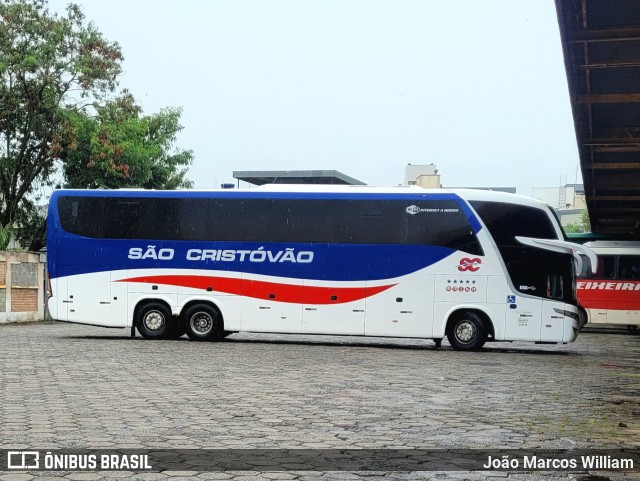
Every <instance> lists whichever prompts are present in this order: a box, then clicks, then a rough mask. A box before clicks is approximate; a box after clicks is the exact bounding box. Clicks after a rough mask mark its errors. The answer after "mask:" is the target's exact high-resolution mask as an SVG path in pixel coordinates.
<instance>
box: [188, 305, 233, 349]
mask: <svg viewBox="0 0 640 481" xmlns="http://www.w3.org/2000/svg"><path fill="white" fill-rule="evenodd" d="M183 325H184V328H185V330H186V331H187V336H189V339H191V340H193V341H217V340H220V339H222V338H223V337H224V335H223V332H224V331H223V326H222V317H221V316H220V313H219V312H218V311H217V309H214V308H213V307H211V306H209V305H207V304H196V305H194V306H191V307H190V308H189V309H187V311H186V312H185V314H184V324H183Z"/></svg>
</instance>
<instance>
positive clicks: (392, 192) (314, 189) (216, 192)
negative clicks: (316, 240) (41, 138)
mask: <svg viewBox="0 0 640 481" xmlns="http://www.w3.org/2000/svg"><path fill="white" fill-rule="evenodd" d="M270 193H273V194H278V195H277V196H278V197H280V196H282V197H290V196H291V197H297V195H296V194H300V195H301V196H304V194H310V195H311V196H313V197H315V196H316V195H318V196H320V194H339V195H340V197H342V196H343V195H344V194H347V195H346V197H351V196H352V195H353V197H358V196H360V195H362V196H363V197H366V196H368V195H374V196H375V197H379V196H382V197H384V195H385V194H388V195H389V196H390V197H395V196H398V197H404V198H412V197H414V196H415V197H416V198H417V199H418V198H420V197H423V198H438V197H451V196H458V197H461V198H463V199H465V200H467V201H484V202H504V203H509V204H520V205H528V206H531V207H537V208H545V207H547V204H545V203H544V202H542V201H540V200H538V199H534V198H532V197H526V196H522V195H517V194H511V193H507V192H498V191H490V190H480V189H424V188H422V187H417V186H395V187H375V186H362V185H335V186H334V185H307V184H267V185H263V186H260V187H257V188H250V189H202V190H198V189H188V190H149V189H115V190H107V189H60V190H56V191H54V192H53V194H52V196H51V198H52V199H54V198H56V197H58V196H64V195H73V196H91V197H93V196H95V197H108V196H114V197H189V196H191V195H193V196H196V197H207V196H208V195H211V196H215V197H217V196H220V197H230V198H231V197H236V198H238V197H253V198H260V197H269V194H270Z"/></svg>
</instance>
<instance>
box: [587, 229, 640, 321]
mask: <svg viewBox="0 0 640 481" xmlns="http://www.w3.org/2000/svg"><path fill="white" fill-rule="evenodd" d="M584 245H585V246H586V247H589V248H591V249H592V250H593V251H594V252H595V253H596V254H597V255H598V269H597V270H596V272H595V273H591V272H590V271H589V269H587V268H585V269H582V272H581V273H580V275H579V277H580V278H579V280H578V283H577V288H578V299H579V301H580V305H582V307H584V308H585V310H586V311H587V316H588V321H589V323H591V324H606V325H618V326H628V327H629V328H630V329H637V328H638V326H639V325H640V241H610V240H603V241H593V242H587V243H585V244H584Z"/></svg>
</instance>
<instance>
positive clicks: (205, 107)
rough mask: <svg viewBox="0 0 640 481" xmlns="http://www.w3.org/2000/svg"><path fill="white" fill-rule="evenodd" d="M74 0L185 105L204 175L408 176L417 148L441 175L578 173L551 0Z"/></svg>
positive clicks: (157, 86)
mask: <svg viewBox="0 0 640 481" xmlns="http://www.w3.org/2000/svg"><path fill="white" fill-rule="evenodd" d="M68 3H69V2H68V1H67V0H50V1H49V8H50V10H52V11H54V12H63V11H64V8H65V6H66V5H67V4H68ZM75 3H77V4H79V5H80V6H81V7H82V10H83V11H84V13H85V15H86V17H87V20H90V21H93V22H94V23H95V25H96V27H97V28H98V30H100V31H101V32H102V33H103V34H104V36H105V37H106V38H107V39H108V40H110V41H117V42H118V43H119V44H120V46H121V48H122V51H123V54H124V57H125V61H124V64H123V66H124V72H123V74H122V76H121V77H120V86H119V87H120V88H127V89H129V90H130V91H131V92H132V93H133V94H134V96H135V97H136V99H137V100H138V101H139V103H140V104H141V105H142V107H143V109H144V111H145V113H146V114H152V113H155V112H158V111H159V110H160V109H161V108H163V107H168V106H173V107H181V108H182V109H183V114H182V125H183V126H184V130H183V131H182V132H181V133H180V135H179V137H178V142H177V147H179V148H181V149H192V150H193V151H194V154H195V160H194V162H193V165H192V166H191V168H190V169H189V175H188V177H189V178H190V179H191V180H192V181H194V187H196V188H203V189H205V188H217V187H219V186H220V184H221V183H223V182H234V179H233V175H232V173H233V171H234V170H298V169H302V170H310V169H313V170H316V169H317V170H333V169H335V170H339V171H341V172H343V173H345V174H347V175H349V176H351V177H355V178H356V179H359V180H361V181H363V182H365V183H367V184H370V185H381V186H387V185H397V184H400V183H403V182H404V168H405V166H406V165H407V164H409V163H410V164H431V163H434V164H436V165H437V167H438V170H439V173H440V175H441V183H442V184H443V185H444V186H445V187H480V186H486V187H517V191H518V193H520V194H524V195H531V189H532V187H553V186H559V185H560V184H561V183H565V182H567V183H574V182H576V181H577V182H581V178H580V173H579V171H578V170H577V166H578V151H577V146H576V139H575V132H574V127H573V119H572V116H571V107H570V102H569V96H568V89H567V80H566V74H565V70H564V64H563V57H562V47H561V43H560V37H559V31H558V24H557V17H556V11H555V4H554V1H553V0H517V1H514V0H483V1H478V0H180V1H178V0H172V1H168V0H153V1H152V0H126V1H125V0H109V1H105V0H77V1H76V2H75Z"/></svg>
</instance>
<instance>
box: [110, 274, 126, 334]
mask: <svg viewBox="0 0 640 481" xmlns="http://www.w3.org/2000/svg"><path fill="white" fill-rule="evenodd" d="M127 277H128V276H127V271H112V272H111V299H110V302H111V314H110V320H111V326H112V327H118V326H120V327H127V326H130V325H131V320H130V319H128V314H129V313H128V298H127V294H128V292H127V290H128V289H127V283H126V282H118V281H119V280H121V279H126V278H127Z"/></svg>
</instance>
